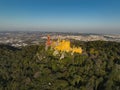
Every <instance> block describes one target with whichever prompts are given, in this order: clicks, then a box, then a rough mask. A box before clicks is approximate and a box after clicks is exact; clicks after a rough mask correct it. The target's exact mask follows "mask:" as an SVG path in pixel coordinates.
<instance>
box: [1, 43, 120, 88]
mask: <svg viewBox="0 0 120 90" xmlns="http://www.w3.org/2000/svg"><path fill="white" fill-rule="evenodd" d="M72 43H74V44H75V45H76V46H81V47H82V49H83V53H82V54H81V55H80V54H77V53H76V54H74V55H71V54H69V53H65V58H63V59H61V60H60V58H59V57H57V56H56V57H55V56H53V54H52V53H53V52H52V51H51V50H48V51H45V47H44V45H42V44H41V45H39V46H38V45H30V46H26V47H21V48H15V47H12V46H8V45H0V90H120V43H117V42H105V41H93V42H80V41H72Z"/></svg>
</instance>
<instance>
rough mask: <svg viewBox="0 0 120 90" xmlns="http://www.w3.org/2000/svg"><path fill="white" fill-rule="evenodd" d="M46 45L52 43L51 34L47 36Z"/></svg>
mask: <svg viewBox="0 0 120 90" xmlns="http://www.w3.org/2000/svg"><path fill="white" fill-rule="evenodd" d="M46 45H47V46H50V45H51V40H50V36H49V35H48V36H47V41H46Z"/></svg>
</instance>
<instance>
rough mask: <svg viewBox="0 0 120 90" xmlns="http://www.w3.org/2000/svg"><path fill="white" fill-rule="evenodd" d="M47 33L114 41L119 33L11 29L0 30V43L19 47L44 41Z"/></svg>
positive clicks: (91, 39)
mask: <svg viewBox="0 0 120 90" xmlns="http://www.w3.org/2000/svg"><path fill="white" fill-rule="evenodd" d="M47 35H50V36H51V39H57V38H58V37H59V38H60V39H69V40H79V41H85V42H87V41H97V40H101V41H114V42H120V34H85V33H84V34H82V33H72V32H68V33H67V32H66V33H63V32H39V31H31V32H28V31H26V32H25V31H11V32H0V44H8V45H11V46H15V47H21V46H26V45H32V44H33V45H36V44H37V45H38V44H40V43H41V42H45V40H46V39H47Z"/></svg>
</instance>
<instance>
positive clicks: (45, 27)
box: [0, 0, 120, 33]
mask: <svg viewBox="0 0 120 90" xmlns="http://www.w3.org/2000/svg"><path fill="white" fill-rule="evenodd" d="M5 30H6V31H49V32H51V31H53V32H54V31H55V32H80V33H120V0H0V31H5Z"/></svg>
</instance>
